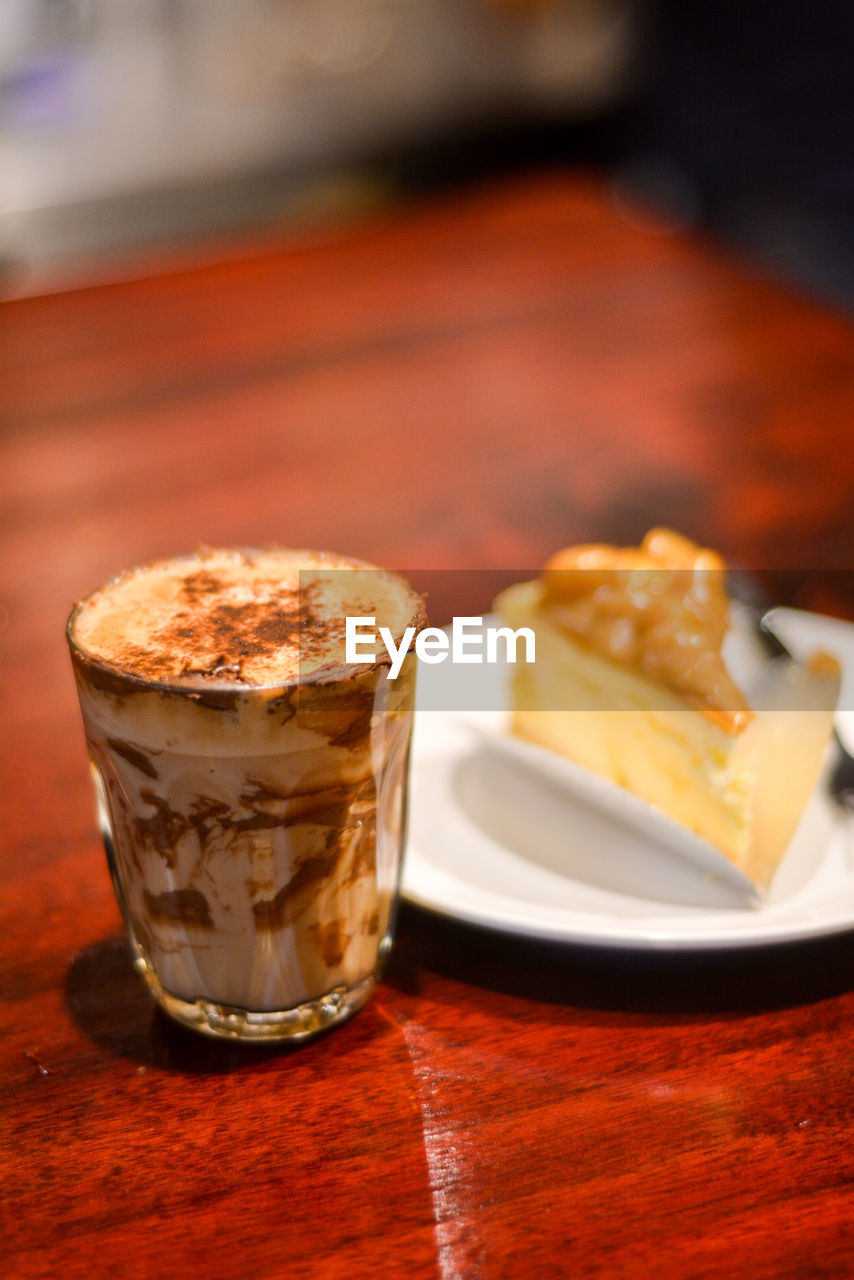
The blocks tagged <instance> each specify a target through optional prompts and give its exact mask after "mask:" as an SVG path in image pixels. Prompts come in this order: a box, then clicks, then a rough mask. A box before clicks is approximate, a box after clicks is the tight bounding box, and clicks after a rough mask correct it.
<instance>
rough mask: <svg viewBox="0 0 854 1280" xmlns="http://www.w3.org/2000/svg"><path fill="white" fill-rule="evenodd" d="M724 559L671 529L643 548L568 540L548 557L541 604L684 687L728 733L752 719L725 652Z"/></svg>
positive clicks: (631, 661) (630, 661)
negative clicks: (568, 543) (573, 544)
mask: <svg viewBox="0 0 854 1280" xmlns="http://www.w3.org/2000/svg"><path fill="white" fill-rule="evenodd" d="M724 577H725V565H724V562H723V560H722V559H721V557H720V556H719V555H718V554H717V553H716V552H714V551H708V550H706V549H704V548H702V547H699V546H697V545H696V544H695V543H693V542H691V541H690V540H689V539H688V538H684V537H682V536H681V535H680V534H678V533H673V532H672V531H671V530H669V529H652V530H651V531H650V532H649V533H648V534H647V535H646V537H645V538H644V540H643V542H642V543H641V545H640V547H625V548H623V547H611V546H606V545H604V544H590V545H586V546H578V547H567V548H565V549H564V550H563V551H559V552H557V554H556V555H554V556H552V558H551V559H550V560H549V562H548V563H547V565H546V567H545V569H544V571H543V575H542V602H541V608H542V609H543V611H544V612H545V613H546V614H547V616H548V617H549V619H550V620H551V621H552V622H554V623H555V624H556V625H558V626H560V627H562V628H563V629H565V630H566V631H568V632H569V633H570V634H571V635H572V636H573V637H574V638H575V639H577V640H580V641H581V642H582V643H584V644H586V645H588V646H589V647H590V648H592V649H595V650H597V651H598V652H600V653H602V654H604V655H605V656H607V657H608V658H610V659H612V660H613V661H614V662H619V663H622V664H623V665H624V666H627V667H632V668H634V669H635V670H636V671H639V672H641V673H642V674H643V675H645V676H647V677H649V678H650V679H651V680H655V681H657V682H658V683H660V684H663V685H666V686H667V687H668V688H670V689H672V690H674V691H675V692H676V693H679V694H680V695H681V696H683V697H684V698H686V699H687V700H688V701H690V702H691V703H693V704H694V705H695V706H697V707H698V708H699V709H700V710H702V711H704V712H705V713H706V714H708V715H709V716H710V717H712V718H713V719H714V720H716V721H717V722H718V723H720V724H721V725H722V726H723V727H724V728H725V729H727V730H728V731H729V732H730V733H738V732H740V731H741V730H742V729H743V728H744V727H745V725H746V724H747V723H748V721H749V720H750V718H751V712H750V711H749V710H748V707H747V702H746V701H745V698H744V695H743V694H742V692H741V690H740V689H739V688H738V687H737V686H736V684H735V683H734V681H733V679H732V677H731V676H730V674H729V672H728V671H727V668H726V666H725V664H724V660H723V657H722V656H721V646H722V644H723V639H724V636H725V634H726V631H727V627H728V625H729V599H728V596H727V591H726V584H725V581H724Z"/></svg>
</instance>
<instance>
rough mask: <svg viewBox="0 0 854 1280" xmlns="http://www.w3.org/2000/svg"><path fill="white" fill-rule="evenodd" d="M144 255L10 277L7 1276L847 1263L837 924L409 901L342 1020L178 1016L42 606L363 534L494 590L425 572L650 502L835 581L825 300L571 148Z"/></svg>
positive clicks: (837, 554) (842, 392) (412, 564)
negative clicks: (732, 938) (553, 156)
mask: <svg viewBox="0 0 854 1280" xmlns="http://www.w3.org/2000/svg"><path fill="white" fill-rule="evenodd" d="M132 267H133V264H130V268H129V270H128V273H127V278H126V279H124V280H122V281H117V282H115V283H105V284H101V285H93V286H92V287H88V288H76V289H73V290H66V291H59V292H56V293H53V294H49V295H44V296H35V297H20V298H17V299H14V300H9V301H7V302H6V303H4V304H3V305H2V308H0V325H2V336H0V361H2V368H0V414H2V446H0V447H2V462H0V486H2V507H0V537H2V560H0V589H2V594H0V646H2V670H0V680H2V728H3V732H2V735H0V752H2V767H3V792H2V806H3V814H2V825H0V841H2V854H0V1220H2V1228H0V1254H2V1257H3V1259H4V1260H3V1262H2V1264H0V1267H2V1272H3V1274H4V1275H9V1276H11V1277H16V1278H17V1277H20V1278H21V1280H29V1278H31V1277H32V1278H34V1277H57V1276H61V1277H63V1280H78V1277H79V1278H81V1280H90V1278H95V1280H100V1277H112V1276H118V1277H127V1278H128V1280H141V1278H143V1277H154V1276H157V1277H161V1276H168V1277H185V1276H186V1277H191V1276H192V1277H200V1276H201V1277H211V1278H215V1280H218V1278H219V1277H222V1280H233V1278H234V1277H239V1278H245V1280H254V1278H256V1277H257V1278H258V1280H262V1278H265V1280H274V1278H278V1277H284V1276H296V1275H305V1276H310V1277H312V1278H314V1277H318V1278H320V1280H327V1278H329V1280H332V1278H338V1277H341V1278H342V1280H343V1278H344V1277H347V1278H349V1280H352V1278H356V1280H358V1278H361V1277H366V1278H367V1277H374V1276H377V1275H388V1276H398V1275H401V1276H410V1277H412V1278H413V1280H415V1278H416V1277H417V1278H419V1280H420V1278H421V1277H425V1278H427V1277H430V1278H432V1277H436V1278H437V1280H469V1277H471V1278H473V1280H481V1278H482V1280H498V1278H501V1280H504V1278H505V1277H506V1278H509V1280H516V1278H517V1277H518V1278H519V1280H527V1278H528V1277H531V1278H532V1280H545V1278H547V1277H558V1276H561V1277H562V1276H568V1277H573V1278H575V1277H588V1276H589V1277H608V1278H610V1277H634V1276H639V1277H646V1276H656V1277H657V1276H661V1277H686V1278H687V1277H720V1276H741V1275H744V1276H750V1277H753V1278H762V1277H803V1278H804V1280H811V1278H812V1277H815V1276H823V1277H825V1276H849V1275H851V1274H854V1142H852V1138H854V1091H852V1088H851V1064H852V1059H854V933H852V934H842V935H840V936H837V937H834V938H830V939H824V940H816V941H812V942H805V943H800V944H790V945H787V946H780V947H768V948H762V949H759V950H755V951H747V952H744V953H730V954H721V955H715V954H706V955H703V954H685V955H681V956H679V957H670V956H656V955H632V954H614V953H609V952H607V951H604V950H596V949H586V948H582V947H573V946H557V945H550V944H549V945H547V944H543V943H538V942H536V941H535V940H526V939H518V938H516V939H514V938H510V937H505V936H502V935H500V934H492V933H489V932H487V931H478V930H475V929H471V928H468V927H466V926H464V925H462V924H459V923H456V922H451V921H444V920H441V919H438V918H433V917H431V916H429V915H428V914H427V913H424V912H421V911H418V910H416V909H415V908H414V907H407V908H406V909H405V910H404V911H403V913H402V916H401V919H400V927H399V930H398V943H397V946H396V949H395V952H394V955H393V958H392V961H391V964H390V967H389V970H388V974H387V977H386V979H385V981H384V982H383V984H382V985H381V987H380V988H379V989H378V992H377V993H376V995H375V997H374V998H373V1000H372V1001H371V1002H370V1003H369V1005H368V1006H367V1007H366V1008H365V1009H364V1010H363V1011H362V1012H361V1013H360V1014H358V1015H357V1016H356V1017H355V1018H354V1019H353V1020H352V1021H351V1022H350V1023H348V1024H347V1025H346V1026H345V1027H342V1028H341V1029H339V1030H337V1031H335V1032H334V1033H333V1034H331V1035H328V1036H326V1037H325V1038H322V1039H320V1040H318V1041H316V1042H314V1043H312V1044H310V1045H307V1046H305V1047H303V1048H300V1049H298V1050H278V1051H273V1050H269V1049H267V1050H259V1049H246V1048H243V1049H241V1048H239V1047H236V1046H231V1045H228V1044H217V1043H214V1042H208V1041H206V1040H203V1039H202V1038H200V1037H195V1036H193V1035H192V1033H190V1032H184V1031H182V1030H181V1029H179V1028H177V1027H175V1026H173V1025H171V1024H170V1023H168V1021H167V1020H166V1019H165V1018H164V1017H163V1016H162V1015H161V1014H159V1013H158V1012H156V1011H155V1009H154V1008H153V1006H152V1004H151V1001H150V999H149V997H148V996H147V994H146V993H145V991H144V990H143V989H142V988H141V986H140V984H139V981H138V979H137V978H136V977H135V975H134V973H133V972H132V970H131V968H130V966H129V962H128V954H127V950H126V947H125V944H124V941H123V938H122V932H121V922H120V918H119V914H118V909H117V907H116V905H115V901H114V899H113V894H112V890H111V887H110V883H109V877H108V874H107V870H106V866H105V863H104V857H103V852H102V850H101V849H100V847H99V844H98V839H97V835H96V831H95V824H94V819H93V805H92V797H91V794H90V784H89V778H88V775H87V769H86V761H85V751H84V744H83V735H82V729H81V727H80V725H79V718H78V712H77V707H76V701H75V695H74V690H73V685H72V680H71V673H70V667H69V664H68V660H67V655H66V653H65V649H64V636H63V629H64V622H65V618H66V615H67V612H68V610H69V608H70V606H71V604H72V603H73V601H74V600H75V599H77V598H78V597H79V596H80V595H81V594H83V593H84V592H85V591H87V590H89V589H90V588H92V587H94V586H96V585H97V584H98V583H100V582H101V581H103V580H104V579H106V578H107V577H109V576H110V575H112V574H113V573H115V572H117V571H119V570H120V569H123V568H126V567H128V566H129V565H131V564H135V563H139V562H142V561H145V560H148V559H151V558H152V557H154V556H157V555H166V554H171V553H174V552H177V551H182V550H187V549H192V548H193V547H195V546H196V545H198V544H199V543H208V544H211V545H216V544H238V545H260V544H263V543H268V542H278V543H283V544H290V545H297V546H328V547H331V548H335V549H338V550H341V551H344V552H347V553H350V554H354V555H360V556H364V557H366V558H368V559H371V560H375V561H379V562H381V563H386V564H389V565H393V566H395V567H397V568H400V569H403V570H404V571H408V572H411V573H412V575H413V577H414V578H416V579H417V580H418V581H420V582H421V583H422V585H423V584H427V585H428V587H429V589H430V592H431V597H430V607H431V613H432V617H433V620H434V621H436V622H444V621H447V620H448V618H449V617H450V616H451V614H452V613H454V612H459V611H461V609H464V610H465V611H466V612H468V611H475V610H477V609H480V608H484V607H488V604H489V601H488V600H484V599H466V600H462V599H461V598H460V597H461V596H462V595H464V591H463V585H464V584H465V583H466V582H467V581H469V580H468V579H466V577H465V575H458V576H454V575H445V574H443V573H442V572H438V571H442V570H447V569H455V570H468V569H477V570H483V571H485V570H491V571H494V573H493V574H492V575H491V576H489V577H487V576H484V577H482V578H477V579H474V578H473V579H471V581H472V582H474V581H477V582H479V583H480V584H481V591H483V590H484V589H485V584H487V583H489V582H491V581H493V580H494V581H495V582H498V581H499V580H501V579H509V578H512V577H514V576H519V575H520V574H521V573H524V572H525V571H530V570H532V569H536V568H537V567H538V566H539V565H540V564H541V563H542V561H543V559H544V558H545V557H546V556H547V555H548V554H550V553H551V552H552V551H553V550H555V549H556V548H557V547H559V546H561V545H563V544H565V543H567V542H569V541H573V540H577V539H584V540H587V539H591V538H596V539H608V540H618V541H629V540H636V539H637V538H638V537H639V536H640V535H641V534H642V533H643V532H644V531H645V530H646V528H647V527H648V526H650V525H652V524H654V523H669V524H672V525H674V526H676V527H678V528H680V529H682V530H683V531H684V532H685V533H687V534H689V535H692V536H694V537H697V538H699V539H700V540H702V541H704V542H706V543H709V544H711V545H715V546H717V547H718V548H719V549H720V550H721V551H723V552H724V554H725V555H726V556H727V558H728V559H730V560H731V561H732V562H734V563H736V564H739V565H744V566H745V567H748V568H750V569H752V570H753V571H755V572H756V573H757V574H760V575H762V574H765V575H767V576H766V577H765V578H764V581H765V584H766V585H767V586H768V587H770V588H771V590H772V591H773V592H774V593H775V595H776V598H778V599H782V600H784V601H786V602H788V603H795V604H800V605H802V606H805V607H812V608H820V609H823V610H824V611H826V612H831V613H835V614H837V615H839V616H841V617H847V618H854V575H852V568H854V527H853V526H852V510H854V507H853V506H852V501H853V500H854V451H852V449H851V445H850V434H851V424H852V422H854V329H852V325H851V324H850V322H849V321H848V320H846V319H845V318H843V317H841V316H838V315H833V314H831V313H829V312H827V311H825V310H823V309H822V308H821V307H820V306H818V305H816V304H814V303H812V302H810V301H809V300H807V299H804V298H799V297H797V296H795V295H794V294H793V293H791V292H789V291H787V290H786V289H785V288H783V287H781V286H779V285H776V284H773V283H771V282H769V281H767V280H763V279H761V278H759V277H758V275H757V274H756V273H755V272H754V271H753V270H752V269H751V268H750V267H749V266H748V265H747V264H745V263H744V262H738V261H734V260H731V259H729V258H727V256H726V255H725V254H724V253H723V252H722V251H721V250H719V249H718V248H716V247H715V246H712V245H708V244H704V243H702V242H698V241H695V240H692V239H690V238H687V237H683V238H680V237H675V236H666V235H662V234H657V233H653V232H652V231H649V230H645V229H643V228H642V227H641V226H640V225H638V224H637V223H635V222H632V221H627V220H626V219H625V218H623V217H621V216H620V215H619V214H618V212H617V211H616V210H615V209H614V207H613V206H612V205H611V203H610V201H609V198H608V193H607V190H606V189H605V188H604V187H602V186H601V185H599V184H598V183H597V182H596V181H594V180H592V179H591V180H586V179H582V178H579V177H577V176H573V175H563V174H546V175H543V176H540V177H534V178H526V179H525V180H520V181H518V182H509V183H505V184H500V185H496V186H489V187H483V188H480V189H477V190H472V191H469V192H467V193H464V194H457V195H452V196H451V195H449V196H445V197H442V198H436V199H433V200H432V201H430V202H429V203H427V202H425V203H422V204H418V205H415V206H413V207H409V208H401V209H397V210H394V211H391V212H389V213H388V214H387V215H385V216H383V217H381V218H380V217H377V218H376V219H374V220H372V221H370V222H365V223H363V224H361V225H358V226H352V227H347V226H342V227H341V228H339V229H338V231H337V232H336V233H335V234H332V233H331V232H324V234H323V235H320V234H318V235H316V236H313V237H310V236H308V235H306V236H302V237H300V238H297V237H296V236H295V235H291V236H290V237H285V236H283V237H282V239H281V241H277V240H275V239H274V238H272V237H271V236H268V237H267V238H266V239H265V240H264V241H255V242H247V243H245V244H243V245H234V246H231V247H230V248H229V249H228V250H227V251H226V250H224V249H223V248H222V247H220V248H219V249H217V250H216V251H213V250H212V251H211V252H210V253H209V254H205V253H203V252H201V251H199V253H198V254H197V255H196V259H195V260H194V261H192V262H187V263H186V264H185V265H183V266H178V265H176V264H175V263H174V262H172V263H171V264H169V265H168V269H167V267H166V266H164V269H163V270H162V271H159V272H158V271H156V270H154V269H153V268H152V266H151V264H150V263H149V264H148V265H147V267H146V272H145V274H143V275H139V276H137V275H134V272H133V270H132ZM453 584H456V586H454V585H453ZM852 925H854V921H852Z"/></svg>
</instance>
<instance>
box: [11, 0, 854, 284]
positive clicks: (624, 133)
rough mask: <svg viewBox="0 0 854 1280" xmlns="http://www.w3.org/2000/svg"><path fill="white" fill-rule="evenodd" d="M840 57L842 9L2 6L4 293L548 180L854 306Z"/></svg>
mask: <svg viewBox="0 0 854 1280" xmlns="http://www.w3.org/2000/svg"><path fill="white" fill-rule="evenodd" d="M853 50H854V5H851V4H850V2H849V0H815V2H814V3H813V4H811V5H809V6H807V5H804V4H803V3H793V2H791V0H787V2H786V3H770V0H744V2H743V3H736V2H735V0H720V2H719V3H717V4H715V5H709V4H708V3H703V2H701V0H0V266H2V276H0V279H2V283H3V289H4V292H5V293H6V294H7V295H9V294H14V293H19V292H27V291H34V290H38V289H39V288H43V287H49V286H50V284H51V282H52V281H55V280H56V279H57V278H58V277H62V276H64V275H65V276H67V275H68V273H69V272H74V271H83V272H85V271H92V270H95V269H102V270H103V269H105V267H106V266H107V265H108V264H111V263H112V264H116V263H117V262H120V261H121V257H122V255H123V254H124V253H126V252H127V251H128V250H130V249H134V250H137V251H138V250H139V248H140V247H146V246H151V247H156V246H157V245H162V244H165V243H169V244H170V245H174V244H175V243H179V244H180V243H183V242H185V241H186V242H190V241H192V240H193V239H194V238H198V237H207V238H208V239H210V237H211V236H216V235H228V234H229V233H231V232H233V231H235V230H241V231H245V230H246V229H247V228H249V227H258V228H263V227H265V226H267V227H269V226H274V225H275V226H280V225H281V224H282V223H283V222H286V223H289V224H293V223H296V222H302V223H309V224H311V225H316V224H317V223H318V222H321V221H322V220H324V219H330V218H331V219H340V218H341V217H342V216H351V215H353V216H356V215H359V214H362V213H364V212H365V211H366V210H370V209H373V208H376V207H377V205H381V204H384V203H387V202H389V201H393V200H400V199H407V198H412V197H417V196H418V195H419V194H420V193H423V192H425V191H427V190H429V189H434V188H436V187H437V186H447V185H453V184H462V183H466V182H470V181H473V180H477V179H479V178H481V177H483V176H492V175H495V174H502V173H506V172H509V171H515V170H518V169H520V168H524V167H530V166H533V165H536V166H539V167H542V166H544V165H549V164H558V165H573V166H579V167H584V168H587V169H590V168H594V169H596V170H599V171H603V172H604V173H605V174H606V176H607V179H608V181H609V183H610V184H611V189H612V192H613V198H614V201H615V202H616V203H617V205H618V207H619V208H620V209H621V211H623V213H624V215H625V216H626V217H627V218H629V219H630V220H631V219H633V218H634V219H641V220H644V221H645V222H646V223H647V224H648V225H650V226H653V227H654V228H657V229H660V230H662V231H666V230H667V229H668V228H670V227H679V228H683V227H689V228H690V227H701V228H703V229H704V230H708V231H711V232H713V233H715V234H718V235H719V236H720V237H721V238H723V239H724V240H725V241H727V242H730V243H732V244H734V245H736V246H737V247H738V248H739V249H741V250H743V251H745V252H747V253H748V254H750V255H751V256H752V257H753V258H754V259H755V260H756V261H757V262H759V263H761V264H762V265H763V266H765V267H767V268H768V269H769V270H770V271H771V272H772V273H776V274H779V275H781V276H783V277H785V278H787V279H790V280H792V281H794V282H795V283H797V284H799V285H800V286H802V287H804V288H806V289H808V290H810V291H812V292H814V293H816V294H818V295H820V296H821V297H822V298H824V299H826V300H829V301H833V302H836V303H838V304H841V305H842V306H844V307H846V308H848V307H854V163H852V161H854V88H852V86H854V75H852V69H851V61H852V57H854V53H852V51H853Z"/></svg>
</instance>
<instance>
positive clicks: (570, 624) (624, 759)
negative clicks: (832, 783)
mask: <svg viewBox="0 0 854 1280" xmlns="http://www.w3.org/2000/svg"><path fill="white" fill-rule="evenodd" d="M725 579H726V574H725V565H724V563H723V561H722V559H721V557H720V556H719V555H717V554H716V553H715V552H713V551H708V550H705V549H703V548H701V547H698V546H696V545H695V544H694V543H692V542H690V541H689V540H688V539H687V538H684V537H682V536H680V535H679V534H676V533H673V532H671V531H670V530H667V529H653V530H652V531H651V532H650V533H649V534H648V535H647V536H646V538H645V539H644V541H643V543H642V544H641V546H640V547H639V548H616V547H610V546H604V545H590V546H580V547H570V548H567V549H565V550H563V551H560V552H558V553H557V555H555V556H554V557H552V559H551V560H550V561H549V562H548V564H547V565H546V567H545V569H544V571H543V573H542V576H541V577H540V578H538V579H535V580H534V581H532V582H522V583H518V584H516V585H515V586H512V587H510V588H509V589H508V590H506V591H504V592H503V593H502V594H501V595H500V596H499V597H498V600H497V601H496V606H495V607H496V609H497V611H498V612H499V613H500V614H501V615H502V617H503V619H505V620H506V621H507V622H508V623H509V624H510V625H511V626H512V627H513V628H518V627H522V626H525V627H530V628H531V629H532V630H533V631H534V633H535V636H536V658H535V661H533V662H530V663H525V664H520V665H518V666H517V667H516V668H515V671H514V675H513V677H512V699H511V701H512V714H511V726H510V727H511V730H512V732H513V733H514V734H515V735H517V736H518V737H520V738H524V739H526V740H528V741H530V742H534V743H537V744H539V745H540V746H543V747H546V748H548V749H549V750H552V751H555V752H558V753H559V754H561V755H563V756H566V757H567V758H569V759H570V760H573V761H575V762H576V763H577V764H579V765H581V766H583V767H584V768H587V769H590V770H592V771H593V772H594V773H597V774H599V775H600V776H602V777H604V778H607V779H608V780H610V781H611V782H614V783H616V784H617V785H619V786H621V787H625V788H626V789H627V790H629V791H631V792H633V793H634V794H635V795H637V796H639V797H640V798H641V799H643V800H645V801H647V802H648V803H650V804H652V805H655V806H656V807H658V808H659V809H660V810H662V811H663V812H664V813H665V814H667V815H668V816H669V817H671V818H673V819H674V820H675V821H676V822H679V823H681V824H682V825H683V826H685V827H687V828H688V829H689V830H691V831H693V832H695V833H696V834H697V835H698V836H700V837H702V838H703V839H705V840H707V841H708V842H709V843H710V844H712V845H714V846H715V847H716V848H718V849H719V850H720V851H721V852H722V853H724V854H725V855H726V856H727V857H728V858H730V859H731V860H732V861H733V862H734V863H735V864H736V865H737V866H738V867H740V868H741V869H742V871H744V873H745V874H746V875H747V876H748V878H749V879H750V880H751V881H752V882H753V883H754V884H755V885H756V886H757V888H760V889H761V888H765V887H767V885H768V884H769V882H770V880H771V878H772V876H773V873H774V871H775V869H776V867H777V865H778V863H779V861H780V859H781V858H782V855H783V853H784V852H785V849H786V846H787V844H788V843H789V840H790V839H791V836H792V834H793V832H794V829H795V827H796V826H797V823H798V820H799V818H800V816H801V813H802V811H803V809H804V807H805V805H806V802H807V800H808V798H809V795H810V793H811V791H812V789H813V787H814V786H815V782H816V779H817V777H818V773H819V770H820V767H821V763H822V759H823V756H824V752H825V748H826V746H827V743H828V739H829V736H830V733H831V730H832V723H833V709H834V707H835V703H836V698H837V696H838V691H839V669H838V666H837V665H836V664H835V663H834V662H833V660H832V659H827V658H826V657H825V656H824V655H822V657H821V658H817V659H816V660H815V661H813V662H811V663H810V664H808V665H807V666H801V665H799V664H797V663H794V662H790V661H787V660H785V659H784V660H782V661H781V662H778V663H775V664H771V667H770V668H766V670H765V671H764V673H763V676H764V679H763V682H762V688H761V691H757V698H756V699H755V700H752V701H753V705H749V704H748V700H747V698H746V696H745V693H744V691H743V690H742V689H740V688H739V687H738V685H737V684H736V683H735V682H734V680H733V678H732V676H731V675H730V673H729V671H728V669H727V665H726V663H725V661H724V657H723V655H722V647H723V642H724V638H725V636H726V634H727V631H728V629H729V626H730V606H729V599H728V595H727V590H726V580H725ZM772 668H773V674H771V671H772Z"/></svg>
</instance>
